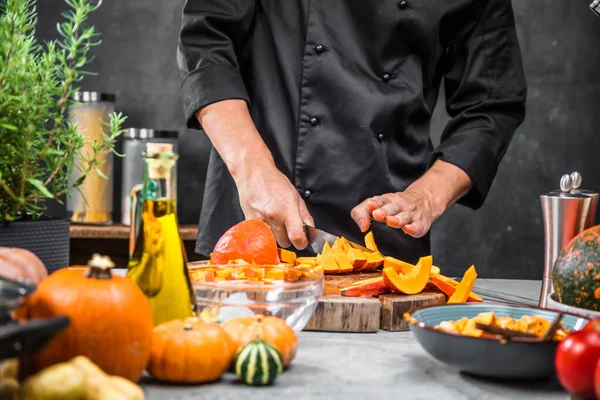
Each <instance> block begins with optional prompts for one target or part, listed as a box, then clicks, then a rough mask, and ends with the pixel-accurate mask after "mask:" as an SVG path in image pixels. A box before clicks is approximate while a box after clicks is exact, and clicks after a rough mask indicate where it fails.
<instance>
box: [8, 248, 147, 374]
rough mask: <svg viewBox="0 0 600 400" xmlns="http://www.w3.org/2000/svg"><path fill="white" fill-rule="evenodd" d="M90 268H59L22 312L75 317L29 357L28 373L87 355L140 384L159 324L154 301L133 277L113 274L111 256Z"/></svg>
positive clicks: (93, 262)
mask: <svg viewBox="0 0 600 400" xmlns="http://www.w3.org/2000/svg"><path fill="white" fill-rule="evenodd" d="M88 267H89V268H88V269H87V271H84V270H81V269H68V268H64V269H61V270H58V271H56V272H54V273H53V274H52V275H50V276H49V277H48V278H46V279H44V280H43V281H42V282H41V283H40V284H39V286H38V288H37V290H36V291H35V292H34V293H32V294H31V296H29V297H28V298H26V299H25V301H24V303H23V305H22V306H21V308H20V309H19V310H18V312H17V313H16V315H18V316H19V317H21V318H22V319H27V320H29V319H38V318H50V317H55V316H62V315H64V316H67V317H69V319H70V324H69V326H68V327H67V328H66V329H65V330H63V331H62V332H60V333H59V334H58V335H56V337H54V339H52V340H51V341H50V343H49V344H48V345H47V346H46V347H44V348H43V349H42V350H40V351H39V352H37V353H35V354H33V355H29V356H26V357H24V358H23V360H22V361H23V362H22V365H23V366H24V371H23V373H24V374H25V375H29V374H31V373H35V372H38V371H40V370H42V369H43V368H46V367H48V366H50V365H54V364H57V363H59V362H64V361H69V360H70V359H72V358H73V357H75V356H79V355H82V356H86V357H88V358H89V359H90V360H91V361H93V362H94V363H95V364H96V365H98V366H99V367H100V368H101V369H102V370H103V371H104V372H106V373H107V374H109V375H118V376H121V377H123V378H127V379H129V380H131V381H134V382H136V381H138V380H139V379H140V377H141V376H142V373H143V372H144V369H145V368H146V364H147V363H148V359H149V358H150V346H151V340H152V328H153V326H154V324H153V322H152V313H151V311H150V305H149V304H148V300H147V299H146V296H144V294H143V293H142V291H141V289H140V288H139V287H138V286H137V285H136V284H135V283H133V282H132V281H131V280H130V279H127V278H124V277H122V276H118V275H112V274H111V271H110V269H111V268H113V267H114V264H113V262H112V261H111V260H110V258H108V257H102V256H100V255H98V254H94V256H93V257H92V259H91V260H90V262H89V263H88Z"/></svg>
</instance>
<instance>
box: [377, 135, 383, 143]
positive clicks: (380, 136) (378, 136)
mask: <svg viewBox="0 0 600 400" xmlns="http://www.w3.org/2000/svg"><path fill="white" fill-rule="evenodd" d="M377 140H379V141H380V142H381V141H383V133H378V134H377Z"/></svg>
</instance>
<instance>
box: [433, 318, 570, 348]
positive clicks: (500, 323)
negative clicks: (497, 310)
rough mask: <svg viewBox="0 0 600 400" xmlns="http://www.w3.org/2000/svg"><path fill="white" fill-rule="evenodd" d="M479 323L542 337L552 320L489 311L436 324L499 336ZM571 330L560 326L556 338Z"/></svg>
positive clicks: (455, 330) (465, 332)
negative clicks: (501, 314)
mask: <svg viewBox="0 0 600 400" xmlns="http://www.w3.org/2000/svg"><path fill="white" fill-rule="evenodd" d="M478 324H483V325H486V326H489V327H497V328H500V329H507V330H510V331H515V332H519V333H527V334H531V335H534V336H535V337H537V338H542V337H543V336H544V335H545V334H546V332H547V331H548V329H550V325H551V324H552V322H551V321H549V320H547V319H546V318H543V317H540V316H537V315H523V316H521V317H520V318H519V319H515V318H513V317H511V316H509V315H506V316H503V317H497V316H496V314H494V312H493V311H488V312H483V313H480V314H479V315H477V316H476V317H473V318H467V317H463V318H460V319H459V320H456V321H442V322H440V323H439V324H438V325H436V326H435V329H437V330H440V331H444V332H448V333H457V334H461V335H466V336H474V337H489V338H494V337H497V335H494V334H493V333H489V332H487V331H484V330H481V329H478V328H477V325H478ZM492 330H493V329H492ZM570 332H571V331H570V330H569V329H565V328H563V327H559V328H558V329H557V330H556V331H555V333H554V340H555V341H557V342H559V341H562V340H564V339H565V338H566V337H567V336H568V335H569V333H570Z"/></svg>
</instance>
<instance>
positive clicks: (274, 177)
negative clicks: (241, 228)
mask: <svg viewBox="0 0 600 400" xmlns="http://www.w3.org/2000/svg"><path fill="white" fill-rule="evenodd" d="M265 164H266V165H263V166H258V165H254V166H253V167H252V170H251V171H248V172H249V173H248V174H243V175H245V178H244V179H238V180H237V181H236V185H237V188H238V194H239V198H240V205H241V207H242V211H243V212H244V216H245V217H246V219H250V218H258V219H261V220H263V221H265V222H266V223H267V224H269V225H270V226H271V229H272V230H273V233H274V234H275V238H276V239H277V242H278V243H279V246H281V247H284V248H285V247H289V246H290V244H293V245H294V247H295V248H297V249H298V250H303V249H304V248H306V246H308V240H307V238H306V234H305V232H304V227H303V225H302V223H305V224H307V225H311V226H314V221H313V218H312V216H311V215H310V213H309V212H308V209H307V208H306V204H304V200H303V199H302V198H301V197H300V194H299V193H298V191H297V190H296V188H295V187H294V185H292V183H291V182H290V181H289V179H288V178H287V177H286V176H285V175H284V174H282V173H281V172H280V171H279V170H278V169H277V167H275V165H273V164H271V163H265Z"/></svg>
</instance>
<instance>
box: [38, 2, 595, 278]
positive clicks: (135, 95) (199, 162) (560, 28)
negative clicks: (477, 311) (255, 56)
mask: <svg viewBox="0 0 600 400" xmlns="http://www.w3.org/2000/svg"><path fill="white" fill-rule="evenodd" d="M588 3H589V0H518V1H514V2H513V4H514V8H515V14H516V18H517V21H518V34H519V38H520V41H521V46H522V53H523V58H524V62H525V69H526V72H527V78H528V83H529V102H528V115H527V119H526V121H525V123H524V124H523V125H522V126H521V128H520V129H519V130H518V132H517V133H516V135H515V137H514V140H513V142H512V144H511V146H510V149H509V151H508V153H507V154H506V157H505V159H504V162H503V164H502V166H501V167H500V170H499V172H498V176H497V178H496V181H495V184H494V186H493V188H492V191H491V193H490V195H489V198H488V200H487V202H486V204H485V206H484V207H483V208H481V209H480V210H479V211H477V212H473V211H470V210H467V209H465V208H462V207H459V206H456V207H453V208H452V209H451V210H449V211H448V212H447V213H446V214H445V215H444V216H443V217H442V218H441V219H440V220H439V221H438V222H437V223H436V224H435V226H434V229H433V246H434V257H435V260H436V264H437V265H439V266H440V267H441V268H442V269H443V271H445V272H447V273H448V274H450V275H453V274H460V273H462V271H464V270H465V269H466V268H467V267H469V266H470V265H471V264H475V265H476V266H477V269H478V271H479V275H480V276H482V277H505V278H529V279H538V278H540V277H541V274H542V268H543V250H544V249H543V247H544V243H543V227H542V220H541V208H540V201H539V195H540V194H542V193H545V192H547V191H549V190H552V189H556V188H557V187H558V180H559V178H560V176H561V175H562V174H563V173H568V172H571V171H574V170H577V171H579V172H581V173H582V175H583V178H584V186H585V187H587V188H590V189H594V190H600V173H599V163H600V162H599V161H597V157H595V153H596V152H597V151H598V150H599V149H600V135H599V134H598V132H597V127H598V125H599V123H600V116H599V115H598V114H597V113H596V109H597V108H598V107H599V106H600V96H599V94H600V84H599V81H598V73H597V70H598V67H600V46H598V44H597V43H596V41H597V40H600V19H598V18H597V17H595V16H594V14H593V13H592V12H591V11H590V10H589V9H588ZM182 5H183V0H169V1H159V0H130V1H125V0H110V1H106V0H105V4H104V5H103V6H102V7H101V9H100V10H99V11H97V12H96V14H95V15H94V16H93V17H92V18H91V22H92V23H93V24H95V25H96V27H97V29H98V30H99V31H100V32H102V38H103V41H104V43H103V44H102V45H101V46H100V47H99V48H96V49H95V50H94V53H95V54H96V56H97V59H96V61H95V62H94V63H93V64H92V65H91V66H90V69H92V70H93V71H96V72H98V73H99V76H97V77H92V78H89V79H88V80H87V81H86V82H85V84H84V88H85V89H87V90H100V91H108V92H112V93H115V94H116V95H117V99H118V108H119V109H120V110H122V111H123V112H124V113H125V114H127V115H128V116H129V120H128V126H145V127H153V128H167V129H177V130H179V131H180V132H181V133H182V137H181V145H180V149H181V162H180V179H179V182H180V187H179V202H180V219H181V222H182V223H195V222H196V221H197V218H198V215H199V211H200V207H201V200H202V193H203V183H204V176H205V172H206V165H205V163H206V159H207V155H208V150H209V142H208V140H207V139H206V137H205V136H204V135H202V134H201V133H199V132H195V131H187V130H185V129H184V124H183V117H182V108H181V102H180V98H179V78H178V75H177V69H176V62H175V46H176V43H177V35H178V30H179V21H180V13H181V8H182ZM38 7H39V13H40V22H39V27H38V29H39V32H40V33H41V36H42V37H44V38H50V37H54V26H55V22H56V20H57V18H58V16H59V12H60V11H61V10H63V9H64V5H63V2H62V0H43V1H39V4H38ZM446 120H447V116H446V115H445V112H444V104H443V96H442V98H441V99H440V104H439V105H438V108H437V111H436V114H435V117H434V119H433V124H432V136H433V137H434V141H436V142H437V140H439V134H440V132H441V130H442V129H443V126H444V124H445V122H446Z"/></svg>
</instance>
